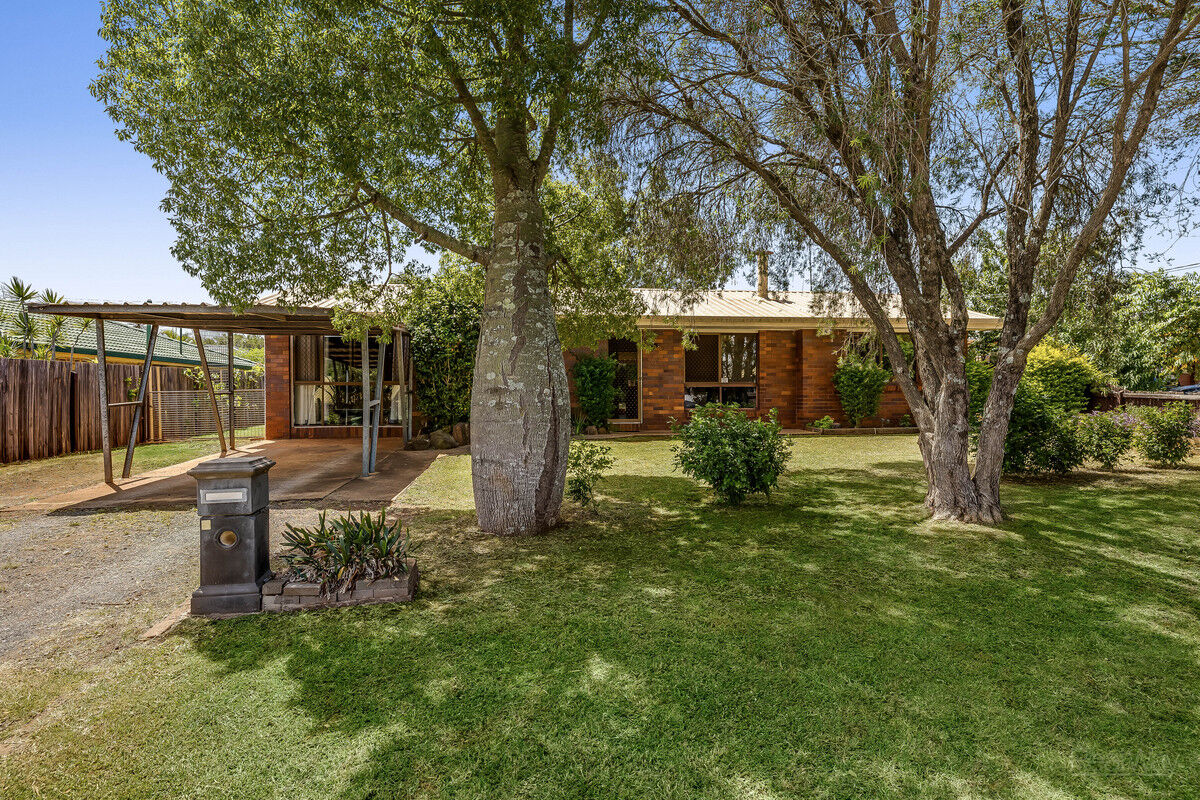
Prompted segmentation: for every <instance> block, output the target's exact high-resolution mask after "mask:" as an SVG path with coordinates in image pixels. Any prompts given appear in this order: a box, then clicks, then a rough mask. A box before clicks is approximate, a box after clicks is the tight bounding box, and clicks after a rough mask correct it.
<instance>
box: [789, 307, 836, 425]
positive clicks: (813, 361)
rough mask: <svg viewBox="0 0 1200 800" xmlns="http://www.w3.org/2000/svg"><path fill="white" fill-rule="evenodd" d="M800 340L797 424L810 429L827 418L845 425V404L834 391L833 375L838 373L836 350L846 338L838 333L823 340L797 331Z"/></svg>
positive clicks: (824, 337) (809, 332)
mask: <svg viewBox="0 0 1200 800" xmlns="http://www.w3.org/2000/svg"><path fill="white" fill-rule="evenodd" d="M797 334H798V335H799V339H800V365H801V366H800V402H799V407H798V409H797V412H796V424H797V425H798V426H803V425H807V424H808V423H810V422H813V421H814V420H818V419H821V418H822V417H825V416H830V417H833V418H834V419H835V420H836V421H838V422H840V423H842V424H845V423H846V417H845V415H844V414H843V413H842V404H841V403H839V402H838V399H837V392H836V391H835V390H834V388H833V372H834V370H835V369H837V350H838V348H839V347H840V346H841V344H842V339H843V338H845V334H844V333H842V332H837V331H835V332H834V334H833V335H832V336H822V335H820V334H819V333H818V332H817V331H815V330H803V331H797Z"/></svg>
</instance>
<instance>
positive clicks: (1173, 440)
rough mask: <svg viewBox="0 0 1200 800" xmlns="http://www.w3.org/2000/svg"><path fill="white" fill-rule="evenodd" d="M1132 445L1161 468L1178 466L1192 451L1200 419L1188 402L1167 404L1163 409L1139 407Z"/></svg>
mask: <svg viewBox="0 0 1200 800" xmlns="http://www.w3.org/2000/svg"><path fill="white" fill-rule="evenodd" d="M1133 413H1134V414H1135V415H1136V416H1137V427H1136V428H1135V429H1134V434H1133V445H1134V447H1136V448H1137V451H1138V454H1139V455H1141V457H1142V458H1144V459H1146V460H1147V461H1149V462H1150V463H1152V464H1155V465H1157V466H1160V467H1177V466H1179V465H1180V464H1182V463H1183V462H1184V461H1186V460H1187V459H1188V456H1190V455H1191V454H1192V452H1193V451H1194V450H1195V447H1196V444H1195V442H1194V441H1193V440H1194V439H1195V438H1196V437H1197V436H1200V420H1198V419H1197V417H1196V410H1195V408H1194V407H1193V406H1192V404H1191V403H1170V404H1168V405H1166V406H1164V407H1163V408H1154V407H1152V406H1142V407H1138V408H1137V409H1135V410H1134V412H1133Z"/></svg>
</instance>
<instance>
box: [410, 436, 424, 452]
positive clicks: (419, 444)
mask: <svg viewBox="0 0 1200 800" xmlns="http://www.w3.org/2000/svg"><path fill="white" fill-rule="evenodd" d="M404 449H405V450H428V449H429V440H428V439H426V438H425V437H424V436H414V437H413V438H411V439H409V440H408V444H406V445H404Z"/></svg>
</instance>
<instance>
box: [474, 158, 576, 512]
mask: <svg viewBox="0 0 1200 800" xmlns="http://www.w3.org/2000/svg"><path fill="white" fill-rule="evenodd" d="M522 183H525V184H526V186H524V187H523V186H522V185H521V184H522ZM543 226H544V214H543V209H542V205H541V202H540V200H539V199H538V196H537V193H536V191H535V190H534V189H533V188H532V180H528V181H519V180H509V179H502V180H499V181H497V184H496V205H495V212H494V219H493V240H492V241H493V248H492V253H491V263H490V265H489V266H488V270H487V279H486V282H485V285H484V299H483V319H482V325H481V330H480V335H479V348H478V352H477V355H476V361H475V377H474V381H473V383H472V388H471V467H472V477H473V482H474V489H475V509H476V514H477V516H478V519H479V527H480V528H481V529H482V530H484V531H486V532H489V533H495V534H501V535H515V534H536V533H542V532H544V531H546V530H547V529H548V528H551V527H553V526H554V525H555V524H557V522H558V515H559V509H560V507H561V506H562V496H563V486H564V483H565V481H566V471H567V448H568V446H569V444H570V438H571V401H570V395H569V392H568V388H567V373H566V367H565V365H564V364H563V356H562V348H561V347H560V345H559V341H558V330H557V327H556V325H555V316H554V304H553V302H552V300H551V297H550V287H549V280H548V274H547V264H546V258H545V246H544V245H545V234H544V227H543Z"/></svg>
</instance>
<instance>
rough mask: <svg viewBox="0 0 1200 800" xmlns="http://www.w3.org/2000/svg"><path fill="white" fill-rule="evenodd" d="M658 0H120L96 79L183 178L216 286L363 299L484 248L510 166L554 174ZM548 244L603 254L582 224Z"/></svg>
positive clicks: (205, 274)
mask: <svg viewBox="0 0 1200 800" xmlns="http://www.w3.org/2000/svg"><path fill="white" fill-rule="evenodd" d="M644 14H645V10H644V7H643V5H642V4H641V3H638V2H608V1H607V0H592V1H581V2H574V1H573V0H563V1H562V2H555V1H554V0H510V1H508V2H503V3H496V2H484V1H482V0H467V2H455V3H443V2H425V0H400V2H396V3H388V4H383V3H376V2H369V1H368V0H313V2H304V3H295V2H288V1H287V0H262V1H260V0H179V1H178V2H176V1H174V0H109V2H107V4H106V5H105V7H104V10H103V17H102V30H101V33H102V35H103V37H104V38H105V39H106V40H107V41H108V42H109V45H110V47H109V50H108V53H107V55H106V56H105V57H104V59H103V60H102V61H101V64H100V66H101V72H100V75H99V77H98V78H97V79H96V81H95V82H94V83H93V85H92V91H93V93H94V94H95V95H96V97H97V98H99V99H100V100H101V101H102V102H103V103H104V104H105V107H106V109H107V110H108V112H109V114H110V115H111V116H112V117H113V119H114V120H115V121H116V123H117V126H118V127H117V133H118V136H120V137H121V138H122V139H125V140H128V141H131V142H132V143H133V144H134V146H135V147H136V148H137V149H138V150H139V151H141V152H143V153H145V154H146V155H148V156H150V157H151V158H152V159H153V160H154V164H155V167H156V168H157V169H158V170H159V171H160V172H162V173H163V174H164V175H166V177H167V178H168V180H169V181H170V188H169V190H168V192H167V196H166V198H165V199H164V201H163V207H164V209H165V210H166V211H167V213H168V214H169V215H170V218H171V222H172V224H173V225H174V227H175V230H176V233H177V241H176V244H175V247H174V250H173V252H174V254H175V255H176V257H177V258H178V259H179V260H180V261H181V262H182V264H183V266H184V268H185V269H186V270H187V271H188V272H189V273H190V274H192V275H196V276H198V277H200V278H201V280H202V281H203V282H204V284H205V286H206V287H207V288H208V289H209V291H210V292H211V293H212V294H213V295H214V296H215V297H217V298H219V299H221V300H224V301H228V302H232V303H239V302H245V301H246V300H247V299H248V298H252V297H255V296H257V295H258V294H261V293H263V292H265V291H269V290H282V291H284V292H285V296H286V297H287V298H288V299H290V300H292V301H295V302H303V301H306V300H311V299H313V298H317V297H327V296H332V295H336V294H337V293H338V292H339V291H345V292H346V293H347V294H350V295H357V297H356V298H355V299H359V300H361V299H362V294H363V289H364V287H365V286H367V285H379V284H380V283H382V282H384V281H383V280H382V279H381V276H383V275H386V274H389V273H390V272H392V271H394V270H395V269H396V268H397V265H398V264H402V262H403V254H404V253H405V251H406V249H407V248H408V247H410V246H412V245H414V244H418V243H419V244H421V245H423V246H425V247H427V248H431V249H434V250H443V251H445V250H448V251H451V252H454V253H457V254H458V255H459V256H461V257H463V258H467V259H469V260H472V261H475V262H477V263H481V264H486V263H487V261H488V259H489V250H490V248H491V246H492V228H491V209H492V206H493V201H494V192H495V190H496V186H497V183H496V182H497V181H502V180H505V179H506V176H508V175H509V174H510V173H509V171H508V170H509V167H510V166H511V165H513V164H523V165H524V166H525V167H527V168H528V169H529V170H531V171H532V173H533V174H534V182H535V186H537V187H540V186H541V185H542V184H543V183H544V181H545V180H546V179H547V177H553V176H554V175H555V174H556V171H560V170H561V169H562V167H563V164H564V163H565V162H564V157H565V156H567V155H569V154H571V153H573V152H583V151H586V150H587V149H588V147H589V146H591V145H592V144H594V143H595V142H597V141H598V140H599V139H600V138H601V136H602V134H603V126H602V124H601V120H600V118H599V115H598V113H597V112H598V110H599V100H600V89H601V86H602V84H603V82H604V79H605V76H606V74H607V71H608V70H610V69H611V68H612V66H613V65H614V64H618V63H624V64H628V63H630V62H631V60H632V59H633V55H632V53H633V52H634V51H633V50H632V49H631V48H630V44H631V42H632V40H633V34H634V32H635V31H636V30H637V28H638V26H639V25H640V22H641V19H642V17H643V16H644ZM513 136H516V137H518V138H520V137H522V136H523V137H524V139H525V141H517V140H514V139H513V138H512V137H513ZM564 202H566V201H564ZM560 239H561V249H559V241H560ZM548 244H549V248H554V249H552V250H550V249H548V252H547V256H548V261H553V260H554V259H556V258H559V257H561V256H563V255H564V253H571V254H572V255H585V254H587V252H588V246H587V245H586V244H583V243H580V242H577V241H575V240H574V239H573V238H572V237H571V236H569V235H563V236H561V237H558V238H555V237H551V241H550V242H549V243H548ZM564 274H565V273H564Z"/></svg>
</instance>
